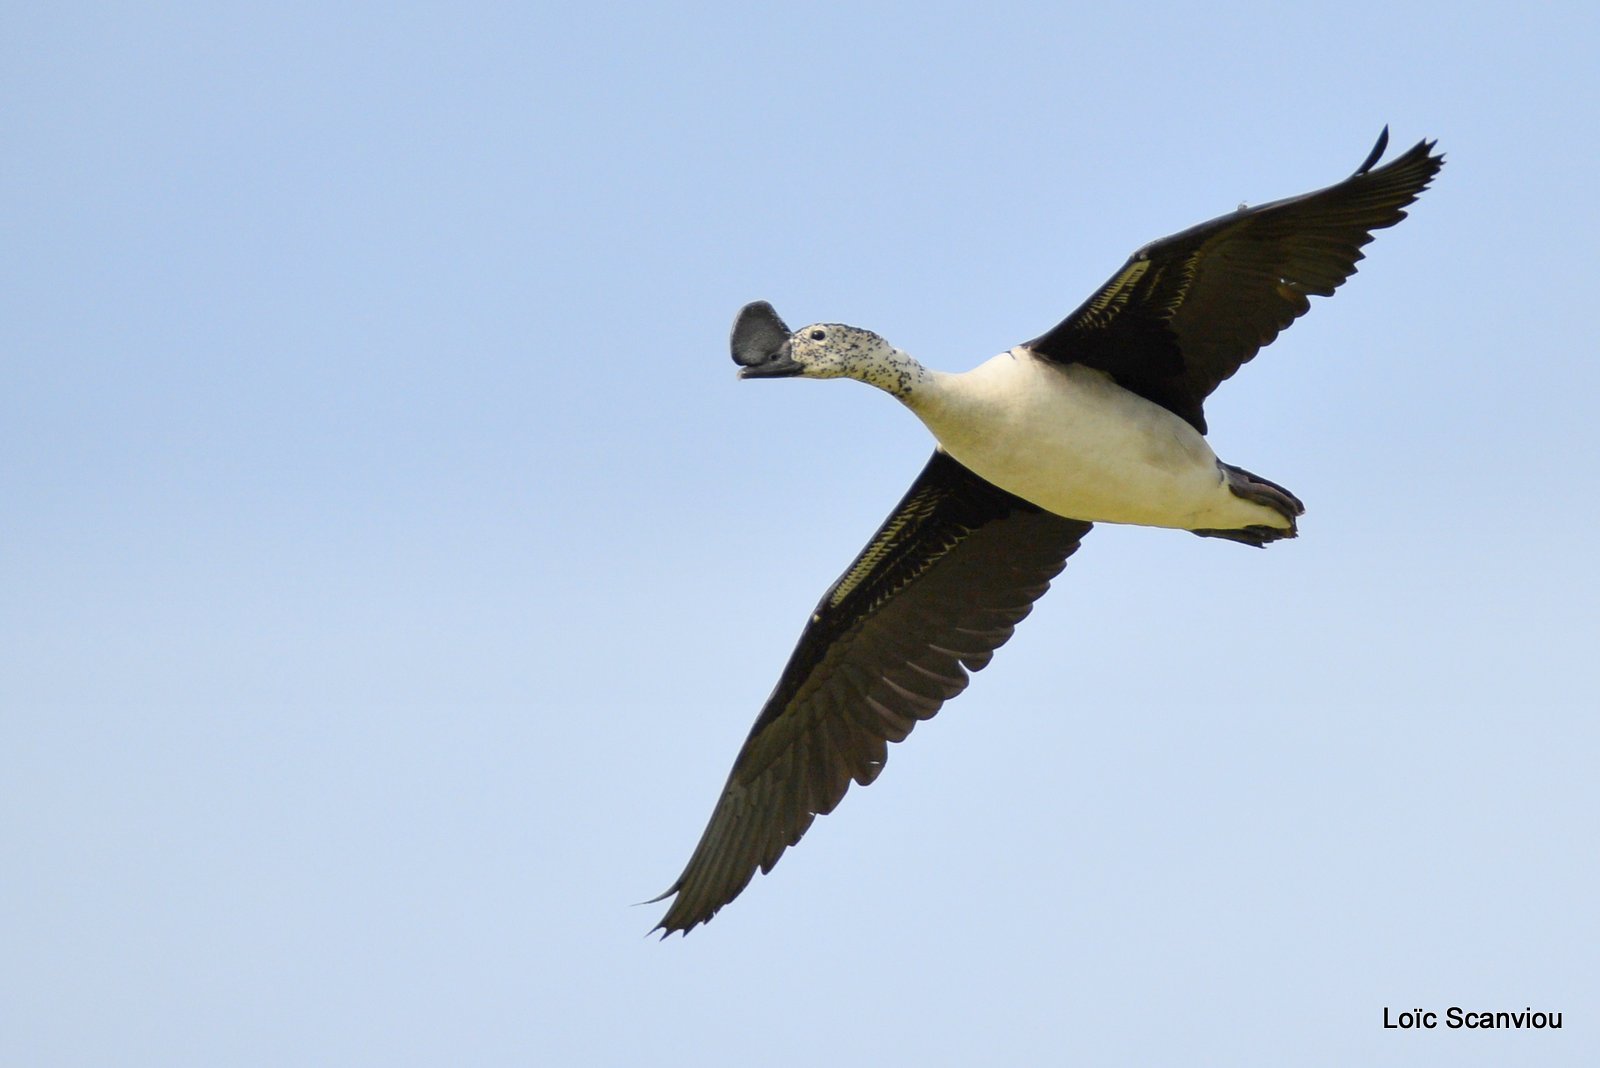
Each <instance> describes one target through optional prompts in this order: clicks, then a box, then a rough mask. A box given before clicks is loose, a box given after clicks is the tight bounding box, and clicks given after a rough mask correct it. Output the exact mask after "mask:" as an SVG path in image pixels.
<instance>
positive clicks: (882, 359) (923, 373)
mask: <svg viewBox="0 0 1600 1068" xmlns="http://www.w3.org/2000/svg"><path fill="white" fill-rule="evenodd" d="M853 377H855V378H859V379H860V380H861V381H863V382H865V383H867V385H869V386H877V387H878V388H879V389H881V390H883V391H884V392H885V393H888V394H892V395H893V396H895V397H897V398H899V399H900V400H902V401H904V400H907V399H908V398H910V396H911V394H912V393H913V392H914V391H915V390H916V389H917V387H918V386H923V385H927V384H928V383H930V382H932V381H933V372H932V371H930V370H928V369H927V368H926V367H924V366H922V364H920V363H918V362H917V361H916V359H915V358H914V357H913V356H911V355H910V354H909V353H905V352H902V351H900V350H899V349H890V350H889V351H888V352H887V353H883V354H881V355H875V356H873V357H872V358H871V359H869V360H866V361H865V362H863V363H862V364H861V365H859V366H858V367H857V368H856V373H855V374H854V376H853Z"/></svg>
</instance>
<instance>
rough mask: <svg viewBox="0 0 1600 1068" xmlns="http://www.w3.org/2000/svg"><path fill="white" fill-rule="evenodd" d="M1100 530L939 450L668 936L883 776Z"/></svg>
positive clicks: (863, 563) (811, 641) (729, 809)
mask: <svg viewBox="0 0 1600 1068" xmlns="http://www.w3.org/2000/svg"><path fill="white" fill-rule="evenodd" d="M1089 528H1090V524H1088V523H1085V522H1082V521H1081V520H1076V519H1063V518H1061V517H1060V516H1057V515H1052V514H1050V513H1049V512H1045V511H1042V510H1041V509H1039V508H1038V507H1036V506H1034V505H1032V504H1030V503H1028V502H1027V501H1024V500H1022V499H1021V498H1020V497H1015V496H1013V495H1011V494H1010V493H1007V492H1006V491H1005V490H1002V489H1000V488H999V487H997V486H994V485H992V484H990V483H989V482H986V481H985V480H983V479H981V478H979V477H978V476H977V475H975V474H973V473H972V472H971V471H969V470H967V469H966V468H965V467H963V466H961V464H959V463H957V462H956V461H955V460H953V459H951V458H950V457H949V456H948V455H946V454H945V453H944V452H943V451H937V452H935V453H934V454H933V459H931V460H929V461H928V466H927V467H925V468H923V471H922V474H920V475H918V476H917V480H916V482H914V483H913V484H912V486H911V489H910V491H909V492H908V493H907V494H906V496H905V499H904V500H903V501H901V502H900V504H899V506H897V507H896V508H895V510H894V512H893V513H892V514H891V515H890V516H889V518H888V519H887V520H886V521H885V522H884V524H883V526H882V527H881V528H880V529H879V530H878V532H877V533H876V534H874V535H873V537H872V540H871V541H870V542H868V544H867V547H866V548H865V549H864V550H862V552H861V555H860V556H858V557H856V560H855V562H854V563H852V564H851V565H850V567H849V569H848V570H847V571H846V572H845V573H844V574H843V575H842V576H840V578H839V580H838V581H837V582H835V583H834V584H833V585H832V586H831V587H829V589H828V592H827V593H826V594H824V595H823V597H822V601H821V603H820V604H818V605H817V608H816V611H815V612H814V613H813V614H812V616H811V620H810V622H809V623H807V624H806V627H805V630H804V631H803V632H802V633H801V635H800V642H799V644H798V645H797V646H796V647H795V650H794V653H793V654H792V655H791V656H790V657H789V663H788V666H786V667H785V668H784V671H783V675H782V677H781V678H780V679H779V680H778V685H777V688H776V689H774V690H773V692H772V696H771V697H769V698H768V699H767V703H766V705H765V706H764V707H763V708H762V709H761V714H760V715H759V716H758V717H757V718H756V723H755V726H754V728H752V729H751V731H750V736H749V738H747V739H746V740H745V743H744V748H742V749H741V750H739V756H738V758H737V759H736V760H735V761H734V763H733V771H732V773H731V774H730V775H729V776H728V783H727V785H726V786H725V787H723V790H722V796H721V798H719V799H718V801H717V807H716V809H715V810H714V811H713V812H712V814H711V821H710V822H709V823H708V824H707V825H706V829H705V833H704V834H703V835H701V837H700V843H699V845H697V846H696V847H695V851H694V855H693V856H692V857H690V858H689V864H688V866H687V867H686V868H684V870H683V874H682V875H680V876H678V880H677V882H675V883H673V884H672V887H671V889H669V890H668V891H667V892H666V893H664V894H662V895H661V897H658V898H656V899H655V900H657V901H660V900H663V899H665V898H667V897H670V896H672V895H674V894H676V895H677V897H676V898H675V899H674V901H673V902H672V905H671V907H670V908H669V909H668V910H667V914H666V916H665V917H663V918H662V920H661V923H660V925H659V926H658V927H657V928H656V929H657V930H660V931H664V932H665V933H666V934H671V933H672V932H673V931H684V932H687V931H689V930H690V929H691V928H693V927H694V926H695V925H696V924H701V923H705V922H706V921H707V920H709V919H711V917H712V916H713V915H714V914H715V913H716V911H717V910H718V909H720V908H721V907H722V906H723V905H726V904H727V903H728V902H730V901H732V900H733V899H734V898H735V897H737V896H738V895H739V892H740V891H741V890H743V889H744V888H745V886H746V885H747V884H748V883H749V882H750V880H751V878H752V877H753V876H754V875H755V872H756V869H757V868H760V869H761V870H762V871H763V872H766V871H770V870H772V866H773V865H774V864H776V863H777V862H778V858H779V857H780V856H781V855H782V854H783V851H784V850H785V849H787V848H788V847H789V846H792V845H794V844H795V843H796V842H798V841H799V840H800V836H801V835H803V834H805V832H806V829H807V828H808V827H810V826H811V821H812V820H813V819H814V818H816V817H817V816H819V815H825V814H827V813H829V812H831V811H833V808H834V806H835V805H837V804H838V803H839V800H840V798H842V797H843V796H844V794H845V791H846V790H847V789H849V786H850V781H851V780H852V779H854V780H855V781H856V782H858V783H860V784H861V785H863V786H865V785H867V784H868V783H870V782H872V780H873V779H875V778H877V777H878V773H879V772H880V771H882V770H883V764H884V761H885V759H887V745H886V743H888V742H898V741H900V740H901V739H903V738H905V736H906V735H907V734H909V733H910V732H911V728H912V727H913V726H915V725H916V722H917V720H920V719H927V718H929V717H930V716H932V715H933V714H934V713H935V712H937V711H939V708H940V706H941V705H943V704H944V702H945V701H947V700H949V699H950V698H952V697H954V696H955V695H956V694H958V693H960V692H961V691H962V690H963V689H965V688H966V685H967V672H968V671H977V670H978V669H979V668H982V667H983V666H984V665H985V664H987V663H988V662H989V658H990V656H992V655H993V653H994V651H995V650H996V649H998V648H999V647H1000V646H1001V645H1003V644H1004V643H1005V641H1006V639H1008V638H1010V637H1011V632H1012V629H1013V628H1014V627H1015V626H1016V624H1017V622H1018V621H1019V620H1021V619H1022V618H1023V617H1024V616H1026V615H1027V614H1028V612H1029V611H1031V610H1032V607H1033V602H1034V601H1035V600H1037V599H1038V598H1039V596H1040V595H1041V594H1043V593H1044V591H1045V590H1046V589H1048V588H1049V586H1050V580H1051V579H1052V578H1054V577H1055V575H1056V574H1057V573H1058V572H1060V570H1061V568H1062V566H1063V565H1064V564H1065V563H1066V559H1067V557H1068V556H1070V555H1072V553H1073V551H1074V550H1076V549H1077V547H1078V542H1079V541H1080V540H1081V539H1082V538H1083V536H1084V534H1086V533H1088V531H1089ZM663 937H665V935H663Z"/></svg>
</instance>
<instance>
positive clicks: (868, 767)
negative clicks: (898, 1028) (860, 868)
mask: <svg viewBox="0 0 1600 1068" xmlns="http://www.w3.org/2000/svg"><path fill="white" fill-rule="evenodd" d="M1388 142H1389V129H1388V127H1387V126H1386V127H1384V129H1383V132H1382V133H1381V134H1380V136H1379V137H1378V141H1377V143H1376V145H1375V146H1374V147H1373V148H1372V150H1371V152H1369V153H1368V155H1367V157H1366V159H1365V160H1363V162H1362V163H1361V165H1360V166H1359V167H1358V168H1356V170H1355V172H1354V173H1353V174H1351V175H1350V176H1349V177H1348V178H1346V179H1344V180H1343V181H1341V182H1338V183H1336V184H1334V185H1330V186H1327V187H1326V188H1323V189H1319V190H1316V191H1314V192H1311V193H1307V194H1304V195H1302V196H1297V197H1291V198H1287V199H1284V200H1277V201H1273V202H1270V203H1265V204H1261V205H1258V206H1255V207H1247V206H1245V205H1240V206H1239V208H1238V209H1237V210H1235V211H1231V212H1229V213H1227V214H1225V215H1221V216H1219V217H1217V218H1215V219H1212V220H1210V221H1208V222H1203V223H1200V224H1199V225H1197V226H1194V227H1191V228H1189V229H1187V230H1183V231H1181V232H1179V233H1176V234H1173V235H1171V236H1170V237H1165V238H1161V239H1160V240H1157V241H1153V242H1151V243H1149V244H1147V245H1144V246H1143V247H1141V248H1139V249H1138V250H1136V251H1135V252H1134V253H1133V254H1132V256H1130V257H1129V258H1128V260H1127V262H1126V263H1124V264H1123V265H1122V267H1121V268H1120V269H1119V270H1118V271H1117V272H1116V273H1115V274H1113V275H1112V276H1111V278H1110V280H1109V281H1107V282H1106V283H1105V284H1104V285H1103V286H1101V287H1100V288H1099V289H1098V290H1096V291H1095V292H1094V293H1093V295H1091V296H1090V297H1089V298H1088V300H1086V301H1084V302H1083V304H1082V305H1081V306H1079V307H1078V308H1077V309H1076V310H1075V311H1073V312H1072V314H1070V315H1068V316H1067V317H1066V318H1065V319H1063V320H1062V321H1061V322H1060V323H1058V324H1057V325H1056V326H1054V327H1052V328H1051V329H1050V330H1049V331H1047V332H1046V333H1044V334H1041V335H1039V336H1038V337H1036V338H1034V339H1033V340H1032V341H1028V342H1025V343H1023V344H1021V345H1017V346H1015V347H1013V348H1011V349H1008V350H1006V351H1005V352H1002V353H1000V354H998V355H996V356H994V357H992V358H990V359H988V360H987V361H985V362H983V363H981V364H979V365H978V366H977V367H975V368H973V369H972V370H969V371H966V372H962V373H946V372H941V371H936V370H932V369H930V368H928V367H925V366H924V365H923V364H922V363H920V362H918V361H917V360H916V359H915V358H914V357H912V356H911V355H910V354H908V353H906V352H904V351H902V350H900V349H898V348H895V347H894V346H893V345H891V344H890V343H889V342H888V341H886V340H885V339H884V338H883V337H881V336H879V335H878V334H876V333H874V332H872V331H870V330H866V329H863V328H861V327H856V326H850V325H846V324H842V323H829V322H820V323H814V324H812V325H810V326H806V327H803V328H801V329H799V330H791V329H790V328H789V327H788V326H787V325H786V324H785V323H784V321H783V319H782V318H780V317H779V316H778V314H777V312H776V311H775V310H774V308H773V307H772V305H771V304H770V303H768V302H766V301H755V302H752V303H750V304H747V305H745V306H744V307H743V308H742V309H741V310H740V311H739V313H738V315H737V317H736V319H735V321H734V325H733V331H732V335H731V338H730V348H731V352H732V356H733V360H734V362H735V363H736V364H737V365H738V375H739V377H740V378H741V379H782V378H812V379H831V378H849V379H855V380H857V381H859V382H864V383H866V384H867V385H870V386H873V387H876V388H877V389H879V390H882V391H883V392H885V393H887V394H889V395H890V396H891V397H894V398H895V399H896V400H898V401H899V402H900V403H901V404H903V405H905V406H906V407H907V408H909V409H910V410H911V412H912V413H913V414H914V415H916V417H917V418H918V419H919V420H921V422H922V423H923V425H924V426H926V427H927V429H928V430H929V431H930V432H931V434H932V435H933V438H934V440H935V447H934V452H933V456H932V457H931V458H930V459H929V460H928V462H927V464H926V466H924V467H923V469H922V471H921V473H920V474H919V475H917V477H916V479H915V480H914V481H913V482H912V484H911V488H910V489H909V490H908V491H907V492H906V494H905V497H904V498H903V499H902V500H901V501H900V503H899V504H898V505H896V506H895V508H894V510H893V511H892V512H891V513H890V514H889V517H888V518H887V519H886V520H885V521H884V523H883V525H882V526H881V527H879V528H878V530H877V532H876V533H874V534H873V535H872V538H871V539H870V540H869V541H868V542H867V545H866V547H865V548H864V549H863V550H862V551H861V553H860V554H859V555H858V556H857V557H856V558H855V560H854V561H852V562H851V564H850V566H849V567H848V568H846V569H845V571H844V573H843V574H842V575H840V576H839V578H838V580H837V581H835V582H834V583H833V585H831V586H830V587H828V589H827V591H826V592H825V593H824V594H823V595H822V599H821V600H820V601H819V602H818V603H817V606H816V607H815V609H813V611H812V613H811V615H810V617H809V618H808V620H807V621H806V623H805V625H804V627H803V629H802V631H801V634H800V638H799V641H798V643H797V644H796V646H795V648H794V651H793V653H792V654H791V655H790V657H789V660H788V663H787V664H786V665H785V667H784V669H783V671H782V673H781V674H780V675H779V678H778V681H777V684H776V686H775V687H774V689H773V691H772V693H771V695H770V696H769V697H768V698H767V701H766V703H765V704H764V705H763V706H762V708H761V711H760V713H759V714H758V715H757V717H756V721H755V724H754V726H753V727H752V728H751V729H750V733H749V735H748V736H747V737H746V739H745V741H744V744H743V746H742V747H741V748H740V749H739V752H738V755H737V756H736V758H735V759H734V763H733V768H732V770H731V772H730V773H729V775H728V779H727V782H726V784H725V785H724V786H723V789H722V793H721V795H720V796H719V797H718V799H717V802H716V805H715V807H714V808H713V810H712V814H711V818H710V820H709V822H708V823H707V824H706V827H705V830H704V832H703V833H702V834H701V836H700V839H699V842H698V843H697V844H696V846H695V848H694V850H693V852H692V854H691V855H690V858H689V861H688V863H687V865H686V866H685V867H684V869H683V871H682V873H681V874H680V875H679V876H678V878H677V879H676V880H675V881H674V882H673V883H672V885H671V886H670V887H669V888H668V889H667V890H666V892H665V893H663V894H661V895H660V896H658V897H656V898H654V899H652V902H661V901H664V900H666V899H667V898H672V901H671V904H670V905H669V906H668V908H667V911H666V914H665V915H664V916H663V917H662V919H661V921H660V923H659V924H658V925H657V926H656V927H655V928H654V930H655V931H659V932H661V937H663V938H665V937H667V936H668V935H671V934H673V933H675V932H681V933H683V934H685V935H686V934H687V933H688V932H689V931H691V930H693V929H694V928H695V927H696V926H698V925H700V924H704V923H707V922H708V921H710V920H711V918H712V917H713V916H715V915H716V914H717V912H718V911H719V910H720V909H722V908H723V907H724V906H725V905H727V904H728V903H729V902H731V901H733V900H734V899H735V898H736V897H738V896H739V894H740V893H741V892H743V890H744V889H745V888H746V887H747V886H748V885H749V884H750V882H751V880H752V879H753V878H754V877H755V873H756V872H757V871H758V870H759V871H760V872H762V873H764V874H765V873H767V872H770V871H771V870H772V868H773V866H774V865H775V864H777V862H778V859H779V858H780V857H781V856H782V855H783V853H784V852H785V850H787V849H788V848H789V847H790V846H793V845H795V844H796V843H798V842H799V841H800V838H801V837H802V836H803V835H804V834H805V833H806V831H807V830H808V829H809V828H810V826H811V824H812V822H813V821H814V820H815V818H816V817H817V816H821V815H827V814H828V813H830V812H832V811H833V810H834V809H835V807H836V806H837V805H838V804H839V802H840V801H841V800H842V799H843V797H844V796H845V794H846V792H847V791H848V789H849V787H850V785H851V784H852V783H854V784H856V785H860V786H867V785H870V784H871V783H872V782H873V781H874V780H875V779H877V777H878V775H879V774H880V773H881V772H882V771H883V768H884V764H885V762H886V760H887V757H888V753H887V747H888V744H889V743H891V742H900V741H903V740H905V738H906V737H907V736H908V735H909V734H910V733H911V731H912V729H913V728H914V727H915V726H916V724H917V723H918V722H920V721H922V720H926V719H929V718H931V717H932V716H933V715H934V714H935V713H937V712H938V711H939V710H940V709H941V708H942V707H943V705H944V703H945V702H946V701H949V700H950V699H951V698H953V697H955V696H956V695H958V694H959V693H961V692H962V691H963V690H965V689H966V687H967V684H968V681H969V679H970V676H971V674H972V673H973V672H976V671H979V670H981V669H982V668H984V667H985V666H987V665H988V663H989V662H990V660H991V659H992V658H993V656H994V653H995V651H996V650H997V649H999V648H1000V646H1002V645H1003V644H1005V642H1006V641H1007V639H1009V638H1010V637H1011V635H1012V633H1013V631H1014V629H1015V627H1016V626H1017V624H1018V623H1019V622H1021V620H1022V619H1023V618H1024V617H1026V616H1027V615H1028V613H1029V612H1030V611H1031V610H1032V607H1033V604H1034V602H1035V601H1037V600H1038V598H1039V597H1040V596H1042V595H1043V594H1044V592H1045V591H1046V590H1047V589H1048V588H1049V586H1050V583H1051V582H1052V580H1054V579H1055V578H1056V577H1057V575H1059V574H1060V572H1061V571H1062V569H1063V568H1064V567H1065V566H1066V563H1067V560H1068V558H1069V557H1071V556H1072V555H1073V554H1074V553H1075V552H1077V550H1078V548H1079V546H1080V544H1081V543H1082V541H1083V539H1084V537H1085V536H1086V535H1087V534H1088V533H1089V531H1090V530H1091V529H1092V528H1093V526H1094V525H1095V524H1128V525H1137V526H1149V527H1160V528H1168V529H1174V530H1187V531H1189V532H1191V533H1193V534H1196V535H1199V536H1201V537H1207V538H1218V539H1223V540H1227V541H1232V542H1237V543H1240V544H1244V545H1248V546H1254V547H1263V546H1266V545H1269V544H1272V543H1274V542H1277V541H1280V540H1284V539H1288V538H1293V537H1295V536H1296V535H1297V534H1298V520H1299V518H1300V516H1301V515H1302V514H1303V513H1304V511H1305V509H1304V505H1303V504H1302V503H1301V501H1300V500H1299V498H1297V497H1296V496H1295V495H1294V494H1293V493H1291V492H1290V491H1289V490H1287V489H1285V488H1284V487H1283V486H1281V485H1278V484H1277V483H1275V482H1272V481H1269V480H1268V479H1265V478H1262V477H1261V476H1258V475H1255V474H1252V473H1250V472H1249V471H1247V470H1245V469H1244V468H1242V467H1236V466H1234V465H1232V464H1228V463H1225V462H1223V461H1222V460H1221V459H1219V458H1218V457H1217V455H1216V454H1215V452H1213V451H1212V449H1211V446H1210V445H1209V444H1208V443H1207V441H1206V437H1205V435H1206V432H1207V427H1206V418H1205V412H1204V402H1205V400H1206V398H1207V397H1209V396H1210V394H1211V393H1212V391H1213V390H1215V389H1216V388H1217V386H1218V385H1219V384H1221V383H1222V382H1223V381H1225V380H1226V379H1228V378H1229V377H1231V376H1232V375H1233V374H1234V373H1235V372H1236V371H1238V370H1239V368H1240V367H1242V366H1243V365H1244V364H1245V363H1247V362H1249V361H1250V360H1251V359H1252V358H1254V357H1255V355H1256V354H1257V353H1258V352H1259V351H1260V350H1261V349H1262V348H1264V347H1266V346H1267V345H1269V344H1270V343H1271V342H1272V341H1273V340H1275V339H1276V338H1277V336H1278V334H1279V333H1281V332H1282V331H1283V330H1285V329H1287V328H1288V327H1289V326H1290V325H1291V324H1292V323H1293V322H1294V321H1295V320H1296V319H1298V318H1299V317H1300V316H1301V315H1304V314H1305V313H1306V311H1308V310H1309V309H1310V306H1311V304H1310V299H1309V298H1311V297H1313V296H1319V297H1327V296H1331V295H1332V294H1333V292H1334V291H1335V290H1336V289H1337V288H1338V287H1339V286H1340V285H1342V284H1343V283H1344V282H1345V281H1346V280H1347V279H1348V278H1349V277H1350V276H1351V275H1352V274H1354V273H1355V271H1356V263H1357V262H1358V261H1359V260H1361V259H1362V258H1363V253H1362V251H1361V250H1362V248H1363V247H1364V246H1365V245H1367V244H1368V243H1369V242H1370V241H1372V239H1373V233H1374V231H1377V230H1381V229H1384V228H1386V227H1390V226H1393V225H1395V224H1396V223H1398V222H1399V221H1400V220H1401V219H1403V218H1405V217H1406V210H1405V209H1406V208H1407V207H1409V206H1410V205H1412V204H1413V203H1414V202H1415V201H1416V200H1417V198H1418V197H1419V196H1420V195H1421V194H1422V192H1423V191H1424V190H1425V189H1427V188H1428V186H1429V185H1430V183H1431V182H1432V181H1433V179H1434V177H1435V176H1436V175H1437V174H1438V173H1439V170H1440V168H1441V167H1442V166H1443V164H1444V157H1443V155H1442V154H1439V153H1437V152H1436V151H1435V148H1436V144H1437V143H1436V142H1435V141H1429V140H1422V141H1419V142H1418V143H1417V144H1416V145H1415V146H1414V147H1412V148H1411V149H1409V150H1408V151H1406V152H1404V153H1402V154H1400V155H1399V156H1397V157H1396V158H1394V159H1393V160H1392V161H1390V162H1389V163H1386V164H1384V165H1383V166H1378V165H1377V164H1378V161H1379V160H1380V159H1381V158H1382V157H1383V154H1384V151H1385V149H1386V148H1387V146H1388Z"/></svg>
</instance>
